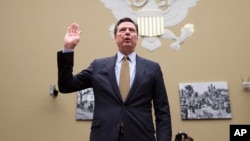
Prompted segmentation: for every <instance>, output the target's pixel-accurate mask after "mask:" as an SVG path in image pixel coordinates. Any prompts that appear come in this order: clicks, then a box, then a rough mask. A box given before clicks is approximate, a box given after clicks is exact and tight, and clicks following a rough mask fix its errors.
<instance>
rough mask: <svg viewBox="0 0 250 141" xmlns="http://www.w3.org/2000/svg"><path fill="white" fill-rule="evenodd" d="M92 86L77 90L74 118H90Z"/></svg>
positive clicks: (92, 110) (92, 99)
mask: <svg viewBox="0 0 250 141" xmlns="http://www.w3.org/2000/svg"><path fill="white" fill-rule="evenodd" d="M94 102H95V98H94V92H93V88H87V89H84V90H81V91H78V92H77V107H76V120H92V119H93V112H94V105H95V104H94Z"/></svg>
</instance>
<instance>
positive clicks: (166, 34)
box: [100, 0, 198, 51]
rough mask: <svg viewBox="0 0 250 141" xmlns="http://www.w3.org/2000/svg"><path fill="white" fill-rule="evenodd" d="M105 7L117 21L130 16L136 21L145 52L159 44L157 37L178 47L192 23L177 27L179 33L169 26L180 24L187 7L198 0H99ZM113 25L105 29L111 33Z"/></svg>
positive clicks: (187, 35) (193, 4)
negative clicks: (179, 28) (176, 33)
mask: <svg viewBox="0 0 250 141" xmlns="http://www.w3.org/2000/svg"><path fill="white" fill-rule="evenodd" d="M100 1H101V2H102V3H103V4H104V5H105V7H106V8H108V9H111V11H112V13H113V15H114V17H115V18H116V19H117V20H119V19H121V18H124V17H130V18H131V19H133V20H134V21H135V22H137V24H138V28H139V33H138V35H139V38H141V39H142V42H141V45H142V47H144V48H146V49H147V50H149V51H154V50H156V49H157V48H159V47H161V45H162V44H161V41H160V38H164V39H167V40H174V42H173V43H172V44H171V45H170V47H171V48H172V49H174V50H180V49H181V44H182V43H183V41H184V40H185V39H186V38H187V37H189V36H191V34H192V33H193V32H194V25H193V24H190V23H188V24H186V25H185V26H183V27H182V28H181V33H180V35H179V36H177V35H175V33H173V32H172V31H171V30H170V29H169V28H170V27H172V26H175V25H177V24H179V23H181V22H182V21H183V20H184V19H185V18H186V17H187V14H188V10H189V8H191V7H193V6H195V5H196V2H197V1H198V0H100ZM113 30H114V24H112V25H111V26H110V28H109V31H110V36H111V37H112V38H114V35H113Z"/></svg>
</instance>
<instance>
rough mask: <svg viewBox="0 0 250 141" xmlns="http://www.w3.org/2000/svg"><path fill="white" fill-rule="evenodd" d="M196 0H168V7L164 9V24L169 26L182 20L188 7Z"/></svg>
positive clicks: (193, 4) (194, 3)
mask: <svg viewBox="0 0 250 141" xmlns="http://www.w3.org/2000/svg"><path fill="white" fill-rule="evenodd" d="M197 1H198V0H169V1H168V8H167V10H166V11H164V26H165V27H171V26H174V25H176V24H178V23H180V22H182V21H183V20H184V19H185V18H186V16H187V14H188V9H189V8H191V7H193V6H195V5H196V2H197Z"/></svg>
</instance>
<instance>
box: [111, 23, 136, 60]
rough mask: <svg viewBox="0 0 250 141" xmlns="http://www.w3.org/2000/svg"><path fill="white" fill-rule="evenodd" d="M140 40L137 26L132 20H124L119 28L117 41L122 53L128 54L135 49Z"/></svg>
mask: <svg viewBox="0 0 250 141" xmlns="http://www.w3.org/2000/svg"><path fill="white" fill-rule="evenodd" d="M137 40H138V36H137V33H136V27H135V25H134V24H133V23H131V22H123V23H121V24H120V25H119V26H118V28H117V33H116V36H115V42H116V44H117V46H118V49H119V51H120V52H121V53H123V54H125V55H128V54H130V53H131V52H133V51H134V50H135V46H136V43H137Z"/></svg>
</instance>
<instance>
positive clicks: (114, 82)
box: [106, 55, 122, 102]
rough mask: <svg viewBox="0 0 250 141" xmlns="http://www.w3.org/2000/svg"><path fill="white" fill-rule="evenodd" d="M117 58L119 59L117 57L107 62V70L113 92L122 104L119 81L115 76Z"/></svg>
mask: <svg viewBox="0 0 250 141" xmlns="http://www.w3.org/2000/svg"><path fill="white" fill-rule="evenodd" d="M116 58H117V55H115V56H113V57H111V58H110V60H109V61H108V62H107V66H106V69H107V73H108V77H109V80H110V83H111V85H112V87H113V90H114V92H115V96H116V97H117V99H119V101H120V102H122V98H121V94H120V91H119V87H118V84H117V80H116V76H115V63H116Z"/></svg>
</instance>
